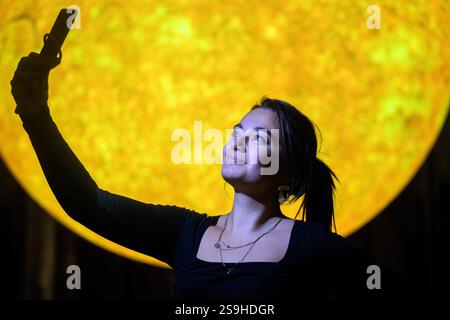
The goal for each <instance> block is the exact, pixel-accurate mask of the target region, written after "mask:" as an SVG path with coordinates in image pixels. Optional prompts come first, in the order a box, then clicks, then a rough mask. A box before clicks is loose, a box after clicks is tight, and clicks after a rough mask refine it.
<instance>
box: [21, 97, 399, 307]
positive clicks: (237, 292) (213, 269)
mask: <svg viewBox="0 0 450 320" xmlns="http://www.w3.org/2000/svg"><path fill="white" fill-rule="evenodd" d="M21 119H22V121H23V127H24V129H25V130H26V131H27V133H28V135H29V138H30V140H31V142H32V145H33V148H34V150H35V152H36V154H37V156H38V158H39V162H40V164H41V167H42V169H43V171H44V174H45V177H46V178H47V181H48V183H49V185H50V187H51V189H52V191H53V193H54V194H55V196H56V198H57V200H58V202H59V203H60V205H61V206H62V208H63V209H64V210H65V212H66V213H67V214H68V215H69V216H70V217H71V218H73V219H74V220H76V221H78V222H80V223H81V224H83V225H84V226H86V227H88V228H89V229H91V230H92V231H94V232H96V233H98V234H100V235H102V236H103V237H105V238H107V239H110V240H112V241H114V242H116V243H118V244H121V245H123V246H126V247H128V248H131V249H133V250H136V251H139V252H142V253H144V254H148V255H150V256H152V257H154V258H156V259H158V260H161V261H164V262H166V263H167V264H169V265H170V266H171V267H172V268H173V269H174V271H175V282H174V287H173V298H174V299H175V300H197V299H201V300H208V299H209V300H222V301H223V300H230V299H231V300H247V299H251V300H255V299H270V300H271V301H274V300H281V299H283V300H285V299H290V298H295V299H297V298H299V297H302V296H307V297H317V296H323V295H328V296H330V295H331V296H335V295H336V294H338V295H340V294H344V295H346V296H354V297H360V296H386V295H395V293H396V292H397V290H398V289H399V288H398V286H399V282H397V278H396V277H395V276H394V275H393V274H392V273H391V272H390V271H389V270H388V269H386V268H384V267H382V266H380V268H381V290H376V289H373V290H369V289H368V288H367V283H366V282H367V279H368V278H369V276H370V275H371V274H368V272H367V268H368V266H370V265H374V264H375V265H377V263H376V262H374V261H373V260H372V259H370V258H369V257H368V256H367V255H365V254H364V253H363V252H362V251H361V250H360V249H359V248H357V247H356V246H355V245H353V244H352V243H351V242H350V241H349V240H347V239H345V238H343V237H341V236H339V235H337V234H335V233H332V232H330V231H327V230H325V229H324V228H323V227H322V226H321V225H320V224H315V223H306V222H303V221H300V220H296V221H295V223H294V227H293V229H292V233H291V237H290V241H289V247H288V250H287V252H286V255H285V256H284V258H283V259H282V260H281V261H280V262H245V261H244V262H242V263H239V265H238V266H237V267H236V268H235V269H234V271H233V272H232V273H231V274H230V275H227V274H226V269H225V268H224V267H223V265H222V263H221V262H207V261H202V260H199V259H197V258H196V254H197V251H198V247H199V244H200V240H201V238H202V236H203V234H204V233H205V231H206V229H207V228H208V227H209V226H210V225H215V224H216V223H217V220H218V216H209V215H208V214H206V213H198V212H195V211H193V210H189V209H186V208H183V207H179V206H174V205H161V204H150V203H143V202H140V201H137V200H134V199H130V198H127V197H124V196H121V195H117V194H113V193H111V192H108V191H106V190H103V189H101V188H99V187H98V186H97V184H96V183H95V181H94V180H93V179H92V178H91V176H90V175H89V173H88V172H87V171H86V169H85V168H84V166H83V165H82V163H81V162H80V161H79V160H78V159H77V157H76V156H75V154H74V153H73V152H72V150H71V149H70V147H69V146H68V145H67V143H66V142H65V140H64V138H63V137H62V136H61V134H60V132H59V130H58V128H57V127H56V124H55V123H54V122H53V120H52V118H51V116H50V111H49V108H48V106H46V107H45V108H43V109H42V110H41V111H39V112H38V113H36V114H34V115H31V116H21ZM226 265H227V266H228V267H231V266H232V265H233V264H230V263H227V264H226ZM378 265H379V264H378ZM371 273H372V272H371Z"/></svg>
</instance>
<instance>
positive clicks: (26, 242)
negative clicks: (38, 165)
mask: <svg viewBox="0 0 450 320" xmlns="http://www.w3.org/2000/svg"><path fill="white" fill-rule="evenodd" d="M449 152H450V121H449V119H448V117H447V121H446V123H445V126H444V128H443V130H442V132H441V134H440V136H439V138H438V140H437V142H436V144H435V146H434V148H433V149H432V151H431V153H430V154H429V155H428V158H427V160H426V162H425V163H424V164H423V166H422V167H421V168H420V170H419V171H418V172H417V174H416V175H415V176H414V178H413V179H412V180H411V182H410V183H409V184H408V185H407V186H406V188H405V189H404V190H403V192H401V194H399V196H398V197H397V198H396V199H395V200H394V201H393V202H392V203H391V204H390V205H389V206H388V207H387V208H386V209H385V210H384V211H383V212H382V213H380V214H379V215H378V216H377V217H376V218H375V219H374V220H372V221H371V222H370V223H368V224H367V225H366V226H364V227H363V228H361V229H360V230H358V231H357V232H356V233H354V234H353V235H351V236H349V237H348V238H349V239H350V240H352V241H353V242H354V243H355V244H357V245H358V246H360V247H361V248H363V249H364V250H365V251H366V252H368V253H369V254H370V255H372V256H373V257H374V258H375V259H377V260H378V261H379V262H380V263H382V264H384V265H386V266H387V267H389V268H391V269H392V270H393V271H395V272H397V273H398V274H400V275H401V276H403V277H404V278H405V279H407V280H408V281H409V282H410V283H411V285H412V286H413V287H415V288H417V289H418V290H420V291H422V292H423V293H424V294H425V295H426V296H429V297H444V296H446V297H447V296H450V294H449V293H448V288H449V285H450V280H449V277H450V275H449V272H448V270H450V269H449V267H450V263H449V261H448V259H447V257H448V254H449V252H450V250H449V245H450V241H449V239H448V237H447V236H446V233H447V230H448V227H449V212H450V210H449V203H450V200H449V197H450V188H449V182H450V172H449V164H450V156H449ZM386 183H389V181H386ZM0 242H1V249H2V250H1V253H0V257H1V258H0V259H1V260H0V261H1V264H0V265H1V270H2V272H1V283H2V290H1V291H2V295H5V296H6V297H8V298H12V299H93V298H124V299H134V298H140V299H169V298H170V294H171V286H172V282H173V271H172V270H168V269H161V268H155V267H151V266H148V265H145V264H141V263H137V262H134V261H130V260H128V259H125V258H122V257H120V256H117V255H115V254H112V253H109V252H107V251H105V250H103V249H100V248H98V247H96V246H95V245H93V244H91V243H89V242H87V241H86V240H84V239H82V238H80V237H78V236H76V235H74V234H73V233H72V232H71V231H69V230H67V229H66V228H64V227H63V226H61V225H60V224H59V223H58V222H56V221H54V220H53V219H52V218H51V217H50V216H49V215H47V214H46V213H45V211H43V209H42V208H40V207H39V206H38V205H37V204H36V203H35V202H34V201H33V200H32V199H31V198H30V197H29V196H28V195H27V194H26V193H25V192H24V190H23V189H22V188H21V187H20V186H19V184H18V183H17V182H16V181H15V179H14V178H13V177H12V175H11V174H10V173H9V171H8V169H7V168H6V167H5V164H4V162H3V161H2V159H1V158H0ZM70 264H77V265H79V266H80V268H81V272H82V277H81V278H82V282H81V286H82V288H81V290H68V289H67V288H66V278H67V274H66V267H67V266H68V265H70Z"/></svg>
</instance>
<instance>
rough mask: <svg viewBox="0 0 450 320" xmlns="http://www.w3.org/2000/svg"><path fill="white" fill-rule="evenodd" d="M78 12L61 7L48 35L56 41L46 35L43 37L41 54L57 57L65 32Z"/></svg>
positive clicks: (65, 35) (66, 32)
mask: <svg viewBox="0 0 450 320" xmlns="http://www.w3.org/2000/svg"><path fill="white" fill-rule="evenodd" d="M77 14H78V12H77V10H76V9H73V8H67V9H61V10H60V11H59V14H58V16H57V17H56V20H55V23H54V24H53V27H52V29H51V30H50V33H48V35H49V36H48V37H50V36H51V37H52V38H53V39H54V40H56V41H51V40H49V39H47V35H46V36H45V37H44V46H43V47H42V50H41V52H40V54H41V55H43V56H46V57H49V58H58V53H59V52H60V51H61V47H62V45H63V43H64V40H65V39H66V37H67V34H68V33H69V31H70V28H71V27H72V24H73V23H74V21H75V18H76V16H77Z"/></svg>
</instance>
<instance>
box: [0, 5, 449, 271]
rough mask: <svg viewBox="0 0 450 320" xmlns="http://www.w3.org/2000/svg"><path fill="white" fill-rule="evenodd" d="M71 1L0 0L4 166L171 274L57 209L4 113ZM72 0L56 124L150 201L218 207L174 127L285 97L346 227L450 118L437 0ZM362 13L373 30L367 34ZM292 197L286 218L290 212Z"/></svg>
mask: <svg viewBox="0 0 450 320" xmlns="http://www.w3.org/2000/svg"><path fill="white" fill-rule="evenodd" d="M72 4H73V3H67V2H65V1H38V0H33V1H2V2H0V36H1V40H0V70H1V73H0V86H1V87H0V104H1V108H0V126H1V130H0V150H1V156H2V159H3V161H4V162H5V163H6V165H7V166H8V168H9V169H10V171H11V172H12V174H13V175H14V176H15V177H16V179H17V180H18V181H19V183H20V184H21V185H22V186H23V187H24V189H25V190H26V191H27V192H28V193H29V194H30V196H32V197H33V199H35V200H36V201H37V203H39V204H40V205H41V206H42V207H43V208H45V209H46V210H47V211H48V213H49V214H50V215H52V216H53V217H54V218H55V219H57V220H58V221H59V222H61V223H62V224H64V225H65V226H66V227H68V228H69V229H71V230H73V231H74V232H76V233H77V234H79V235H81V236H83V237H84V238H86V239H88V240H90V241H92V242H94V243H96V244H98V245H99V246H101V247H103V248H106V249H108V250H111V251H112V252H115V253H118V254H121V255H123V256H126V257H129V258H132V259H135V260H138V261H142V262H146V263H150V264H152V265H156V266H161V267H167V265H166V264H164V263H162V262H160V261H158V260H156V259H154V258H152V257H148V256H145V255H143V254H140V253H137V252H134V251H131V250H129V249H127V248H124V247H122V246H119V245H117V244H115V243H112V242H110V241H108V240H106V239H104V238H102V237H100V236H98V235H96V234H95V233H93V232H91V231H90V230H88V229H86V228H84V227H83V226H81V225H80V224H78V223H76V222H74V221H72V220H71V219H70V218H69V217H68V216H67V215H65V213H64V212H63V211H62V209H61V208H60V206H59V204H58V203H57V201H56V199H55V197H54V196H53V194H52V192H51V190H50V188H49V186H48V184H47V182H46V180H45V177H44V175H43V173H42V170H41V169H40V166H39V163H38V160H37V157H36V155H35V154H34V152H33V149H32V146H31V143H30V141H29V139H28V137H27V135H26V133H25V131H24V130H23V128H22V126H21V121H20V118H19V117H18V116H17V115H16V114H14V108H15V103H14V100H13V99H12V97H11V94H10V84H9V81H10V80H11V78H12V75H13V72H14V70H15V68H16V65H17V63H18V61H19V59H20V57H21V56H24V55H27V54H28V53H29V52H30V51H37V52H39V51H40V49H41V47H42V37H43V35H44V34H45V33H46V32H48V31H49V30H50V28H51V26H52V24H53V22H54V19H55V17H56V15H57V13H58V12H59V9H60V8H63V7H68V6H69V5H72ZM372 4H375V5H376V6H375V9H374V6H372V8H371V9H370V10H368V9H369V6H371V5H372ZM76 5H77V6H78V7H79V8H80V12H81V19H80V21H79V29H74V30H72V31H71V32H70V33H69V35H68V38H67V39H66V42H65V44H64V46H63V58H62V63H61V65H60V66H58V67H57V68H56V69H55V70H53V71H52V73H51V75H50V84H49V86H50V99H49V105H50V109H51V113H52V116H53V119H54V121H55V122H56V124H57V125H58V127H59V129H60V131H61V133H62V134H63V136H64V137H65V139H66V140H67V142H68V143H69V145H70V146H71V148H72V149H73V150H74V152H75V153H76V155H77V156H78V158H79V159H80V160H81V161H82V163H83V164H84V165H85V167H86V168H87V170H88V171H89V173H90V174H91V176H92V177H93V178H94V179H95V180H96V182H97V184H98V185H99V186H100V187H101V188H103V189H106V190H108V191H110V192H114V193H118V194H122V195H125V196H129V197H132V198H135V199H138V200H141V201H144V202H149V203H158V204H172V205H178V206H182V207H186V208H191V209H193V210H196V211H198V212H201V213H208V214H211V215H215V214H223V213H226V212H228V211H229V210H230V208H231V203H232V192H233V191H232V189H231V187H230V186H228V187H227V189H226V190H224V188H223V180H222V178H221V174H220V169H221V165H220V164H205V163H193V164H181V165H180V164H176V163H174V162H173V161H171V151H172V149H173V147H174V145H175V144H176V142H174V141H172V139H171V135H172V133H173V132H174V130H176V129H180V128H185V129H186V130H188V131H189V132H192V134H193V133H194V124H195V123H196V122H195V121H201V125H202V130H203V132H204V131H205V130H207V129H209V128H216V129H219V130H222V131H223V132H224V133H225V130H226V129H230V128H232V126H233V125H234V124H235V123H237V122H238V121H239V120H240V119H241V118H242V117H243V116H244V115H245V113H246V112H248V111H249V108H250V107H251V106H252V105H253V104H255V103H256V102H258V100H259V98H260V97H261V96H263V95H266V96H268V97H271V98H279V99H283V100H286V101H288V102H290V103H291V104H293V105H295V106H296V107H297V108H299V109H300V110H301V111H302V112H304V113H305V114H306V115H307V116H308V117H310V118H311V120H313V121H314V122H315V123H316V124H317V125H318V127H319V128H320V130H321V133H322V141H323V143H322V146H321V149H320V152H319V154H318V157H319V158H321V159H322V160H324V161H325V162H326V163H327V164H328V165H329V166H330V167H331V168H332V169H333V170H334V171H335V173H336V174H337V176H338V178H339V179H340V183H339V184H337V192H336V216H337V228H338V232H339V233H340V234H343V235H348V234H350V233H351V232H353V231H355V230H357V229H358V228H360V227H361V226H363V225H364V224H365V223H367V222H368V221H370V220H371V219H372V218H373V217H374V216H376V215H377V214H378V213H379V212H380V211H381V210H382V209H383V208H385V207H386V206H387V205H388V204H389V203H390V202H391V201H392V200H393V199H394V198H395V197H396V196H397V195H398V193H399V192H400V191H401V190H402V189H403V188H404V187H405V185H406V184H407V183H408V182H409V181H410V179H411V178H412V177H413V176H414V174H415V173H416V171H417V169H418V168H419V167H420V166H421V164H422V163H423V161H424V159H425V158H426V157H427V155H428V152H429V151H430V149H431V148H432V146H433V144H434V142H435V139H436V137H437V135H438V134H439V132H440V129H441V127H442V125H443V122H444V120H445V117H446V115H447V112H448V103H449V97H450V85H449V79H450V59H449V57H450V46H449V45H448V39H450V5H449V2H448V1H447V0H441V1H433V2H428V1H420V2H418V3H414V2H411V1H399V0H395V1H394V0H392V1H378V2H377V3H372V2H371V1H341V0H339V1H338V0H336V1H334V2H331V1H317V0H314V1H313V0H311V1H288V0H283V1H272V0H271V1H269V0H267V1H220V2H219V1H218V2H212V1H206V0H196V1H193V0H192V1H189V0H183V1H181V0H171V1H114V2H110V1H88V0H79V1H77V2H76ZM376 8H378V9H379V10H378V11H377V10H376ZM372 9H373V10H372ZM376 14H378V15H377V16H372V15H376ZM370 19H375V20H376V19H378V22H379V25H378V26H377V27H373V25H372V27H370V26H371V24H370V21H369V20H370ZM224 142H225V141H224ZM319 143H320V137H319ZM200 147H201V146H198V145H196V146H194V145H193V146H192V148H193V149H194V148H200ZM203 148H204V146H203ZM193 152H194V150H193ZM299 205H300V202H298V203H297V204H296V205H292V206H288V207H284V208H283V211H284V213H285V214H286V215H287V216H289V217H293V216H294V214H295V212H296V211H297V209H298V207H299Z"/></svg>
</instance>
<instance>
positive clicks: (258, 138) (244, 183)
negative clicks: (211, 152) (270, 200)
mask: <svg viewBox="0 0 450 320" xmlns="http://www.w3.org/2000/svg"><path fill="white" fill-rule="evenodd" d="M271 129H277V130H278V132H279V124H278V117H277V115H276V113H275V112H274V111H272V110H269V109H263V108H257V109H254V110H251V111H250V112H249V113H247V114H246V115H245V117H244V118H243V119H242V120H241V121H240V122H239V123H238V124H237V125H236V126H235V128H234V131H233V135H232V137H231V139H230V140H229V141H228V142H227V144H226V145H225V147H224V148H223V152H222V155H223V165H222V177H223V178H224V180H225V181H227V182H228V183H229V184H231V185H232V186H233V187H234V188H235V190H236V189H242V190H255V188H259V189H270V190H272V191H273V189H274V188H275V190H276V187H277V185H280V183H281V181H279V180H280V175H279V170H278V169H279V168H278V166H279V159H278V154H279V153H281V152H282V149H281V147H278V148H277V145H278V141H279V139H278V138H277V136H279V135H277V132H276V131H277V130H275V131H274V130H271ZM277 149H278V150H279V152H278V150H277ZM277 164H278V165H277ZM264 169H265V170H264ZM269 169H270V170H269ZM263 172H265V173H263ZM236 191H237V190H236Z"/></svg>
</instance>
